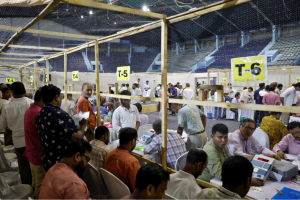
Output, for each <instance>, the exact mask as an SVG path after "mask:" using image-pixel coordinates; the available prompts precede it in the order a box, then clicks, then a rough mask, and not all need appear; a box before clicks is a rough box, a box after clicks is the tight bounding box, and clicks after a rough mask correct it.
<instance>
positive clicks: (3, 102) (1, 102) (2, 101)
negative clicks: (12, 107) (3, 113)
mask: <svg viewBox="0 0 300 200" xmlns="http://www.w3.org/2000/svg"><path fill="white" fill-rule="evenodd" d="M8 103H9V101H8V100H6V99H0V110H1V108H5V107H6V105H7V104H8Z"/></svg>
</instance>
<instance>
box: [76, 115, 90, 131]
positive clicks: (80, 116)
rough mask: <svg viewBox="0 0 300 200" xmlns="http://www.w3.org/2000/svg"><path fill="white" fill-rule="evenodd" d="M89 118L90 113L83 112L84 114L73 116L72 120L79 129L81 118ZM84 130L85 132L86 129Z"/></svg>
mask: <svg viewBox="0 0 300 200" xmlns="http://www.w3.org/2000/svg"><path fill="white" fill-rule="evenodd" d="M89 117H90V112H84V113H83V112H80V113H78V114H76V115H73V116H72V119H73V120H74V122H75V125H76V126H77V127H78V128H79V121H80V120H81V119H83V118H84V119H88V118H89ZM85 130H86V128H85Z"/></svg>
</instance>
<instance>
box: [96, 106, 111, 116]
mask: <svg viewBox="0 0 300 200" xmlns="http://www.w3.org/2000/svg"><path fill="white" fill-rule="evenodd" d="M94 111H95V112H97V106H94ZM100 112H101V115H107V114H108V111H107V109H106V108H105V107H103V106H100Z"/></svg>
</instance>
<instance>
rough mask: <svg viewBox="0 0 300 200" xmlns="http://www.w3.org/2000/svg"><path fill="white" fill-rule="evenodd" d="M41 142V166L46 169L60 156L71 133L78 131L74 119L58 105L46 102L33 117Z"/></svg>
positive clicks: (69, 139)
mask: <svg viewBox="0 0 300 200" xmlns="http://www.w3.org/2000/svg"><path fill="white" fill-rule="evenodd" d="M35 124H36V128H37V130H38V133H39V136H40V139H41V144H42V160H43V166H44V168H45V170H46V171H48V170H49V169H50V168H51V167H52V166H53V165H54V164H55V163H56V161H58V160H60V159H61V158H62V154H63V153H64V151H65V149H66V148H67V145H68V144H69V142H70V141H71V138H72V136H73V135H75V134H76V133H77V132H78V128H77V126H76V125H75V122H74V120H73V119H72V118H71V117H70V115H69V114H68V113H67V112H65V111H63V110H61V109H60V108H59V107H56V106H53V105H49V104H46V105H45V106H44V107H43V108H42V110H41V111H40V112H39V114H38V115H37V117H36V118H35Z"/></svg>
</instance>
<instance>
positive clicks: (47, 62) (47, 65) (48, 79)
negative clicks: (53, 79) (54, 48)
mask: <svg viewBox="0 0 300 200" xmlns="http://www.w3.org/2000/svg"><path fill="white" fill-rule="evenodd" d="M46 67H47V85H49V83H50V75H49V60H48V57H47V58H46Z"/></svg>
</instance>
